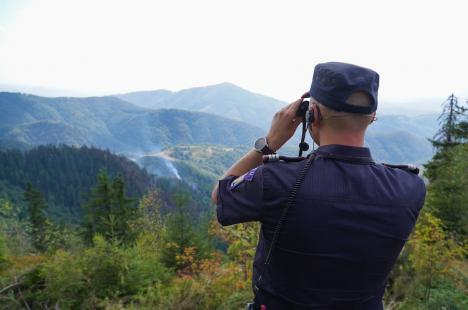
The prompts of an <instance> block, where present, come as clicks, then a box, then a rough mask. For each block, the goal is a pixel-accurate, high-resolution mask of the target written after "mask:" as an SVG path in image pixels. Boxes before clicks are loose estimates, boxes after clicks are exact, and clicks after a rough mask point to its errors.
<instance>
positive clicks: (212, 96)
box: [115, 83, 286, 129]
mask: <svg viewBox="0 0 468 310" xmlns="http://www.w3.org/2000/svg"><path fill="white" fill-rule="evenodd" d="M115 96H116V97H118V98H120V99H123V100H126V101H128V102H131V103H133V104H136V105H138V106H141V107H145V108H151V109H163V108H172V109H183V110H188V111H198V112H207V113H212V114H216V115H219V116H223V117H227V118H230V119H233V120H238V121H243V122H246V123H248V124H250V125H254V126H259V127H261V128H263V129H268V126H269V125H270V121H271V118H272V117H273V115H274V113H275V112H276V111H277V110H278V109H280V108H281V107H282V106H284V105H285V104H286V103H285V102H283V101H280V100H277V99H274V98H271V97H267V96H264V95H260V94H256V93H253V92H250V91H248V90H245V89H243V88H241V87H239V86H236V85H234V84H231V83H222V84H217V85H210V86H205V87H195V88H189V89H184V90H181V91H178V92H172V91H168V90H154V91H140V92H132V93H127V94H119V95H115Z"/></svg>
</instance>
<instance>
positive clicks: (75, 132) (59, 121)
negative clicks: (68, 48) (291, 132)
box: [0, 93, 263, 153]
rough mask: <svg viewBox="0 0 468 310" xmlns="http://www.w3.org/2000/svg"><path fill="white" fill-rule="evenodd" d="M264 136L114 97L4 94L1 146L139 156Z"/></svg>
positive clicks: (0, 97)
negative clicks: (82, 148) (89, 148)
mask: <svg viewBox="0 0 468 310" xmlns="http://www.w3.org/2000/svg"><path fill="white" fill-rule="evenodd" d="M262 133H263V131H262V130H261V129H259V128H257V127H255V126H250V125H248V124H243V123H240V122H236V121H233V120H230V119H226V118H222V117H219V116H215V115H211V114H207V113H196V112H189V111H182V110H173V109H162V110H157V111H154V110H150V109H144V108H141V107H138V106H135V105H133V104H130V103H128V102H125V101H123V100H121V99H118V98H114V97H90V98H65V97H64V98H45V97H39V96H33V95H25V94H19V93H0V141H2V140H3V141H17V142H18V143H23V144H32V145H40V144H57V143H66V144H72V145H83V144H87V145H95V146H98V147H101V148H109V149H111V150H113V151H117V152H129V153H139V152H148V151H154V150H157V149H159V148H161V147H164V146H168V145H173V144H180V143H185V144H187V143H219V142H220V141H222V143H223V144H225V145H239V144H245V143H250V142H251V141H253V140H254V139H255V137H258V136H260V135H261V134H262Z"/></svg>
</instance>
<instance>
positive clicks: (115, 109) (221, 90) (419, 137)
mask: <svg viewBox="0 0 468 310" xmlns="http://www.w3.org/2000/svg"><path fill="white" fill-rule="evenodd" d="M119 97H120V98H124V99H125V100H130V101H133V102H135V103H137V104H140V105H142V106H145V107H141V106H136V105H134V104H131V103H129V102H126V101H124V100H122V99H119V98H114V97H110V96H109V97H89V98H67V97H58V98H45V97H39V96H33V95H25V94H18V93H0V145H6V146H10V147H11V146H13V147H17V148H21V149H25V148H28V146H30V145H40V144H57V143H66V144H71V145H84V144H86V145H94V146H97V147H100V148H109V149H110V150H112V151H114V152H118V153H124V154H126V155H127V156H128V157H130V158H133V159H138V158H139V157H141V156H145V154H147V153H150V152H154V151H158V150H160V149H161V148H164V147H168V146H173V145H181V144H184V145H187V144H197V145H199V144H215V145H225V146H236V147H237V146H239V145H243V146H250V145H251V144H252V142H253V141H254V140H255V139H256V138H257V137H259V136H261V135H263V134H264V133H265V131H266V129H265V128H266V126H267V125H266V124H268V123H269V122H270V120H271V117H272V115H273V114H274V112H275V111H276V109H277V108H278V107H279V106H280V105H281V104H285V103H282V102H280V101H277V100H276V101H275V100H273V99H271V98H269V97H265V96H261V95H257V94H254V93H251V92H248V91H247V90H244V89H242V88H239V87H237V86H235V85H233V84H228V83H223V84H219V85H213V86H208V87H201V88H200V87H199V88H193V89H187V90H183V91H180V92H176V93H172V92H168V91H154V92H151V91H150V92H136V93H129V94H125V95H120V96H119ZM153 103H154V104H153ZM148 107H152V108H161V107H164V108H167V107H176V108H182V109H185V110H176V109H174V110H173V109H157V110H154V109H149V108H148ZM231 109H235V112H232V113H231V112H230V111H231ZM188 110H191V111H188ZM196 111H209V112H212V113H215V114H218V116H216V115H213V114H209V113H204V112H196ZM219 115H222V116H223V117H221V116H219ZM236 118H237V119H242V120H243V121H244V122H238V121H235V120H234V119H236ZM246 122H250V124H247V123H246ZM253 124H254V125H255V126H254V125H253ZM256 125H258V126H263V127H264V129H263V130H262V129H260V128H258V127H256ZM436 125H437V122H436V116H435V115H422V116H402V115H379V116H378V121H377V122H375V123H373V124H372V125H371V126H370V127H369V130H368V135H367V139H366V143H367V145H369V146H370V148H371V150H372V153H373V155H374V157H375V159H376V160H378V161H385V162H394V163H398V162H411V163H416V164H422V163H424V162H426V161H427V160H428V159H429V158H430V157H431V156H432V152H433V149H432V146H431V145H430V143H429V142H428V141H427V137H430V136H432V135H433V134H434V132H435V128H436ZM297 134H299V130H298V132H297ZM308 139H309V142H310V138H308ZM295 140H298V138H297V137H296V139H295ZM296 142H297V141H292V142H290V143H289V144H288V146H290V147H295V146H296V144H297V143H296Z"/></svg>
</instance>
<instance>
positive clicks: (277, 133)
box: [266, 99, 302, 152]
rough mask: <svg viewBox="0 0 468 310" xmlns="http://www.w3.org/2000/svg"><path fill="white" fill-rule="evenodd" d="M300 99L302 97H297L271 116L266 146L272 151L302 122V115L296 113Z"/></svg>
mask: <svg viewBox="0 0 468 310" xmlns="http://www.w3.org/2000/svg"><path fill="white" fill-rule="evenodd" d="M301 101H302V99H298V100H296V101H294V102H293V103H291V104H289V105H287V106H285V107H284V108H282V109H281V110H279V111H278V112H276V114H275V116H274V117H273V120H272V122H271V127H270V131H269V132H268V134H267V136H266V138H267V141H268V146H269V148H270V149H271V150H272V151H274V152H276V151H277V150H279V149H280V148H281V147H282V146H283V145H284V144H285V143H286V142H287V141H288V140H289V139H291V137H292V136H293V135H294V132H295V131H296V129H297V126H299V124H300V123H301V122H302V117H300V116H297V115H296V112H297V109H299V105H300V103H301Z"/></svg>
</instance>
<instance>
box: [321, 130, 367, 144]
mask: <svg viewBox="0 0 468 310" xmlns="http://www.w3.org/2000/svg"><path fill="white" fill-rule="evenodd" d="M328 144H340V145H347V146H357V147H363V146H364V133H362V134H356V133H342V134H339V135H338V134H334V133H327V132H323V133H322V132H321V133H320V146H324V145H328Z"/></svg>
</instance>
